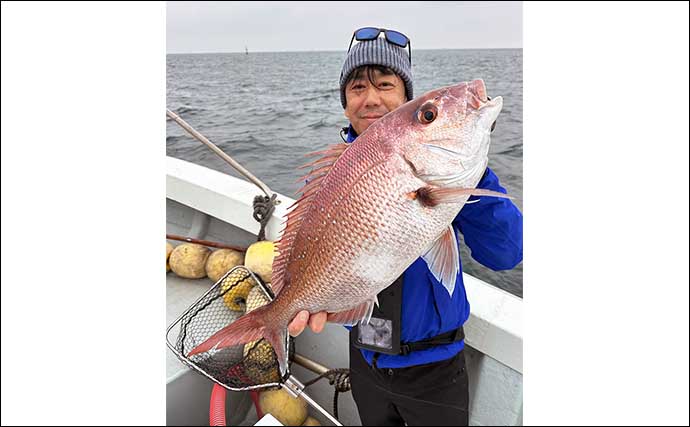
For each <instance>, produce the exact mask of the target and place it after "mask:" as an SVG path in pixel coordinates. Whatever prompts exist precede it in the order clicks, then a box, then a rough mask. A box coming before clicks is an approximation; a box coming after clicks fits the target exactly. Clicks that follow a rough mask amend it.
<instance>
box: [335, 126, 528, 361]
mask: <svg viewBox="0 0 690 427" xmlns="http://www.w3.org/2000/svg"><path fill="white" fill-rule="evenodd" d="M355 138H357V134H356V133H355V131H354V129H352V126H350V128H349V130H348V134H347V142H348V143H350V142H352V141H354V140H355ZM477 188H485V189H489V190H494V191H500V192H501V193H506V190H505V189H504V188H503V187H501V185H500V184H499V183H498V177H497V176H496V175H495V174H494V173H493V172H492V171H491V169H489V168H487V169H486V172H485V173H484V176H483V177H482V179H481V180H480V181H479V184H478V185H477ZM476 199H477V197H475V196H471V197H470V199H469V200H476ZM479 199H480V200H479V201H478V202H475V203H470V204H466V205H465V206H464V207H463V208H462V210H461V211H460V213H459V214H458V216H457V217H456V218H455V219H454V220H453V225H454V227H455V229H456V230H459V231H460V232H461V233H462V234H463V237H464V239H465V243H466V244H467V246H469V248H470V249H471V253H472V258H474V259H475V260H477V261H478V262H479V263H481V264H483V265H484V266H486V267H488V268H490V269H492V270H510V269H511V268H513V267H515V266H516V265H518V264H519V263H520V262H521V261H522V214H521V213H520V211H519V210H518V208H517V207H516V206H515V205H514V204H513V202H511V201H510V200H509V199H501V198H497V197H481V198H479ZM402 297H403V300H402V313H401V318H402V325H401V330H400V337H401V341H402V342H414V341H421V340H425V339H428V338H431V337H434V336H436V335H439V334H443V333H445V332H448V331H451V330H453V329H457V328H458V327H460V326H461V325H463V324H464V323H465V321H467V319H468V318H469V316H470V303H469V302H468V301H467V295H466V293H465V284H464V282H463V280H462V263H461V265H460V273H459V274H458V278H457V281H456V284H455V291H454V292H453V296H452V298H451V297H450V296H449V295H448V291H446V289H445V288H444V287H443V285H441V284H440V283H439V282H438V280H436V278H435V277H434V276H433V274H432V273H431V272H430V271H429V268H428V267H427V264H426V262H425V261H424V260H423V259H422V258H418V259H417V260H416V261H415V262H414V263H413V264H412V265H411V266H410V267H408V269H407V270H405V272H404V273H403V291H402ZM464 347H465V343H464V341H457V342H454V343H452V344H446V345H439V346H435V347H433V348H430V349H427V350H419V351H413V352H411V353H410V354H408V355H405V356H402V355H389V354H383V353H382V354H380V356H379V358H378V360H377V362H376V365H377V366H378V367H379V368H402V367H407V366H413V365H421V364H425V363H432V362H438V361H440V360H445V359H448V358H451V357H453V356H455V355H456V354H457V353H459V352H460V351H461V350H462V349H463V348H464ZM360 351H361V352H362V354H363V355H364V358H365V359H366V360H367V362H368V363H369V364H370V365H371V364H372V359H373V357H374V352H373V351H370V350H363V349H360Z"/></svg>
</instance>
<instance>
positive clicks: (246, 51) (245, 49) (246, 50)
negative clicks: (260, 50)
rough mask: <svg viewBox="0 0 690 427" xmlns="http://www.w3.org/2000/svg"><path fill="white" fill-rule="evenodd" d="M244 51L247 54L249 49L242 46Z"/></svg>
mask: <svg viewBox="0 0 690 427" xmlns="http://www.w3.org/2000/svg"><path fill="white" fill-rule="evenodd" d="M244 53H245V54H247V55H249V49H247V46H245V47H244Z"/></svg>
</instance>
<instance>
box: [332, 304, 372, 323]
mask: <svg viewBox="0 0 690 427" xmlns="http://www.w3.org/2000/svg"><path fill="white" fill-rule="evenodd" d="M374 304H376V305H378V301H377V300H376V297H374V298H373V299H370V300H368V301H364V302H363V303H362V304H360V305H358V306H357V307H355V308H353V309H352V310H347V311H339V312H337V313H328V318H327V321H328V322H331V323H340V324H343V325H348V326H354V325H355V324H356V323H357V322H359V321H362V322H363V323H365V324H366V323H369V319H371V313H372V312H373V311H374Z"/></svg>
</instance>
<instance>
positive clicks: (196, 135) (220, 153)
mask: <svg viewBox="0 0 690 427" xmlns="http://www.w3.org/2000/svg"><path fill="white" fill-rule="evenodd" d="M165 114H166V115H167V116H168V117H170V118H171V119H172V120H174V121H175V122H176V123H177V124H178V125H180V126H181V127H182V129H184V130H186V131H187V132H188V133H189V134H190V135H192V136H193V137H194V138H196V139H197V140H199V142H201V143H203V144H204V145H206V146H207V147H208V148H210V149H211V151H213V152H214V153H216V154H217V155H218V156H219V157H220V158H221V159H223V160H225V161H226V162H227V163H228V164H230V166H232V167H233V168H235V170H237V172H239V173H241V174H242V175H244V176H245V177H246V178H247V179H248V180H250V181H251V182H252V183H254V184H255V185H256V186H257V187H259V188H260V189H261V191H263V192H264V194H266V197H268V198H269V199H270V198H271V196H272V195H273V192H272V191H271V189H270V188H268V186H267V185H266V184H264V183H263V182H261V180H260V179H259V178H257V177H255V176H254V175H253V174H252V173H251V172H249V171H248V170H247V169H245V168H244V167H243V166H242V165H241V164H239V163H237V161H235V159H233V158H232V157H230V156H228V155H227V154H225V153H224V152H223V151H222V150H221V149H220V148H218V146H216V145H215V144H214V143H212V142H211V141H209V140H208V138H206V137H205V136H203V135H202V134H200V133H199V132H198V131H197V130H196V129H194V128H193V127H191V126H190V125H189V124H188V123H187V122H185V121H184V120H182V119H181V118H180V116H178V115H177V114H175V113H173V112H172V111H170V109H167V108H166V109H165ZM273 203H274V204H276V205H277V204H279V203H280V201H279V200H278V199H276V198H273Z"/></svg>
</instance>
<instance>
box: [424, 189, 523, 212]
mask: <svg viewBox="0 0 690 427" xmlns="http://www.w3.org/2000/svg"><path fill="white" fill-rule="evenodd" d="M469 196H491V197H502V198H505V199H512V198H513V197H511V196H509V195H507V194H505V193H499V192H498V191H492V190H485V189H483V188H440V187H429V186H427V187H422V188H420V189H419V190H417V191H416V192H415V197H413V198H415V199H417V200H419V202H420V203H421V204H423V205H424V206H430V207H434V206H436V205H439V204H441V203H459V202H462V201H463V199H464V198H466V197H469Z"/></svg>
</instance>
